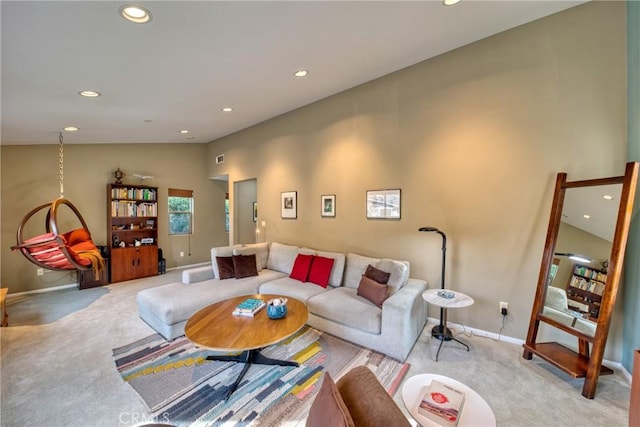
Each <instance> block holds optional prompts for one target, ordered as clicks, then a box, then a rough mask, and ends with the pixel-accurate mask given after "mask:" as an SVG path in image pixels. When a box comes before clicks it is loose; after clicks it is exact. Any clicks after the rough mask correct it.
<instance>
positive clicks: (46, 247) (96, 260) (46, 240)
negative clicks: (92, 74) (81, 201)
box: [11, 132, 104, 277]
mask: <svg viewBox="0 0 640 427" xmlns="http://www.w3.org/2000/svg"><path fill="white" fill-rule="evenodd" d="M58 141H59V144H58V158H59V161H58V163H59V169H58V170H59V177H60V197H59V198H57V199H56V200H54V201H53V202H51V203H45V204H43V205H40V206H38V207H36V208H34V209H32V210H31V211H30V212H29V213H27V215H25V217H24V218H23V219H22V221H20V224H19V225H18V231H17V232H16V245H15V246H12V247H11V249H12V250H14V251H20V252H21V253H22V254H23V255H24V256H25V257H26V258H27V259H28V260H29V261H31V262H32V263H34V264H36V265H37V266H39V267H42V268H46V269H48V270H54V271H64V270H90V269H93V271H94V274H95V277H98V274H99V272H100V270H102V269H103V268H104V259H103V258H102V256H101V254H100V250H99V249H98V248H97V247H96V245H95V244H94V243H93V241H92V240H91V233H90V232H89V229H88V228H87V224H86V222H85V221H84V218H83V217H82V215H81V214H80V211H79V210H78V209H77V208H76V207H75V206H74V205H73V204H72V203H71V202H70V201H68V200H66V199H65V198H64V144H63V138H62V132H60V136H59V138H58ZM61 206H66V207H67V208H69V209H71V211H72V212H73V213H74V214H75V216H76V218H77V219H78V221H79V222H80V224H81V226H82V227H81V228H78V229H75V230H71V231H69V232H67V233H63V234H61V233H60V232H59V230H58V211H59V208H60V207H61ZM45 208H49V210H48V211H47V215H46V219H45V233H44V234H41V235H39V236H35V237H32V238H29V239H25V238H24V229H25V226H26V225H27V223H28V222H29V220H30V219H31V217H33V216H34V215H35V214H36V213H38V212H39V211H41V210H43V209H45Z"/></svg>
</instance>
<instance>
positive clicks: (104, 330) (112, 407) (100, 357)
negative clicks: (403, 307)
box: [0, 271, 629, 427]
mask: <svg viewBox="0 0 640 427" xmlns="http://www.w3.org/2000/svg"><path fill="white" fill-rule="evenodd" d="M179 277H180V272H179V271H172V272H169V273H167V274H166V275H162V276H156V277H153V278H148V279H141V280H133V281H130V282H123V283H117V284H113V285H109V286H107V287H103V288H95V289H87V290H83V291H78V290H76V289H65V290H59V291H54V292H49V293H43V294H35V295H30V296H28V297H24V298H20V299H19V300H17V301H16V300H15V299H14V298H11V296H10V298H9V300H8V301H9V305H8V312H9V316H10V317H9V324H10V326H9V327H8V328H0V345H1V349H0V375H1V379H0V386H1V402H0V425H1V426H3V427H5V426H7V427H9V426H27V425H29V426H52V427H57V426H124V425H134V424H136V423H139V422H141V421H146V420H149V417H150V416H149V413H148V411H147V410H146V408H145V406H144V404H143V403H142V402H141V401H140V399H139V397H138V396H137V395H136V393H135V392H134V391H133V390H132V389H131V388H130V387H129V386H128V385H127V384H125V382H124V381H122V379H121V378H120V376H119V375H118V372H117V371H116V369H115V368H114V365H113V360H112V357H111V355H112V352H111V350H112V349H113V348H117V347H119V346H122V345H125V344H127V343H130V342H133V341H135V340H137V339H140V338H143V337H145V336H148V335H150V334H151V333H153V331H152V330H151V328H149V327H148V326H147V325H146V324H145V323H144V322H143V321H142V320H140V318H139V317H138V314H137V309H136V304H135V295H136V293H137V292H138V291H140V290H142V289H146V288H149V287H153V286H158V285H161V284H164V283H170V282H174V281H178V280H179ZM436 315H437V313H436V312H435V311H432V316H436ZM431 326H432V325H427V327H426V328H425V329H424V331H423V333H422V336H421V337H420V339H419V340H418V342H417V344H416V346H415V347H414V349H413V351H412V352H411V354H410V355H409V357H408V359H407V360H406V362H407V363H410V364H411V368H410V370H409V372H408V373H407V375H406V377H405V378H409V377H410V376H412V375H415V374H419V373H425V372H430V373H435V374H441V375H447V376H449V377H452V378H455V379H457V380H458V381H461V382H463V383H465V384H467V385H468V386H469V387H471V388H473V389H474V390H475V391H477V392H478V393H479V394H480V395H481V396H482V397H484V399H485V400H486V401H487V402H488V404H489V405H490V406H491V408H492V409H493V411H494V413H495V416H496V421H497V424H498V426H550V425H555V426H606V427H613V426H626V425H627V423H628V421H627V417H628V415H627V414H628V409H629V383H628V381H627V380H626V378H625V377H624V376H623V375H622V374H621V373H619V372H616V373H615V374H614V375H609V376H604V377H601V378H600V381H599V383H598V391H597V394H596V398H595V399H594V400H588V399H585V398H583V397H582V396H581V394H580V391H581V388H582V380H573V379H571V378H569V377H567V376H566V375H564V374H562V373H561V372H559V371H558V370H556V369H555V368H552V367H551V366H550V365H549V364H547V363H544V362H542V361H540V360H539V359H537V358H534V360H533V361H527V360H524V359H523V358H522V347H521V346H519V345H515V344H509V343H505V342H496V341H494V340H491V339H488V338H482V337H476V336H474V337H465V336H462V335H461V336H459V338H461V339H463V340H465V341H466V342H468V343H469V345H470V347H471V351H470V352H466V351H465V350H464V349H463V348H462V347H461V346H458V345H457V344H456V343H455V342H447V343H445V346H444V348H443V350H442V352H441V353H440V360H439V361H438V362H435V361H434V358H435V352H436V350H437V346H438V341H437V340H434V339H431V338H430V330H431ZM394 399H395V400H396V402H397V403H398V405H399V406H400V408H401V409H402V410H403V411H404V412H405V413H406V414H408V412H406V409H405V408H404V405H403V403H402V396H401V391H400V390H398V391H397V392H396V393H395V395H394ZM283 425H287V423H286V421H285V422H283Z"/></svg>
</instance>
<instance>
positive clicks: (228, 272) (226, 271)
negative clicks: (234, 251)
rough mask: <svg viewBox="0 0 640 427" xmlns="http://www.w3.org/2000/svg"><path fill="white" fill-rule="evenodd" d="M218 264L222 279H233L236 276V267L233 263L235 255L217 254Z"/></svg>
mask: <svg viewBox="0 0 640 427" xmlns="http://www.w3.org/2000/svg"><path fill="white" fill-rule="evenodd" d="M216 264H218V271H219V273H220V279H221V280H224V279H233V278H234V277H236V268H235V267H234V265H233V256H217V257H216Z"/></svg>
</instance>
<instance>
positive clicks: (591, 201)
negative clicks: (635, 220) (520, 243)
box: [522, 162, 640, 399]
mask: <svg viewBox="0 0 640 427" xmlns="http://www.w3.org/2000/svg"><path fill="white" fill-rule="evenodd" d="M639 164H640V163H638V162H630V163H627V165H626V168H625V174H624V175H623V176H616V177H610V178H598V179H591V180H582V181H567V174H566V173H559V174H558V176H557V178H556V184H555V192H554V195H553V202H552V205H551V215H550V218H549V227H548V229H547V237H546V241H545V247H544V251H543V254H542V262H541V265H540V274H539V276H538V284H537V288H536V293H535V298H534V302H533V308H532V310H531V320H530V322H529V330H528V332H527V339H526V342H525V344H524V352H523V355H522V356H523V357H524V358H525V359H528V360H531V359H532V358H533V356H534V355H535V356H538V357H540V358H541V359H543V360H545V361H547V362H549V363H551V364H552V365H553V366H555V367H557V368H559V369H560V370H562V371H563V372H565V373H566V374H568V375H570V376H571V377H573V378H584V384H583V387H582V395H583V396H584V397H586V398H588V399H593V397H594V396H595V392H596V386H597V384H598V377H599V376H600V375H604V374H611V373H613V371H612V370H611V369H610V368H608V367H606V366H603V365H602V359H603V355H604V349H605V345H606V342H607V337H608V334H609V326H610V323H611V315H612V313H613V308H614V305H615V301H616V296H617V294H618V285H619V281H620V275H621V273H622V264H623V260H624V254H625V248H626V243H627V236H628V234H629V223H630V222H631V215H632V209H633V201H634V196H635V194H636V185H637V180H638V168H639V166H638V165H639ZM541 322H542V323H544V324H545V325H548V326H550V327H552V328H557V329H560V330H561V331H564V332H566V333H567V334H569V335H572V336H574V337H575V338H576V340H577V341H576V345H575V348H574V349H571V348H569V347H567V346H566V345H564V344H560V343H558V342H538V335H539V332H540V325H541Z"/></svg>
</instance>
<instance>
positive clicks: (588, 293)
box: [567, 264, 607, 322]
mask: <svg viewBox="0 0 640 427" xmlns="http://www.w3.org/2000/svg"><path fill="white" fill-rule="evenodd" d="M606 281H607V272H606V271H604V270H599V269H596V268H592V267H589V266H586V265H582V264H575V265H574V266H573V272H572V274H571V276H570V277H569V282H568V283H567V298H568V299H569V308H572V309H578V311H580V312H582V313H584V314H585V316H586V317H588V318H589V320H592V321H594V322H597V321H598V316H599V315H600V303H601V302H602V294H603V293H604V287H605V283H606ZM572 301H575V302H576V303H577V304H576V305H575V306H573V307H572V306H571V302H572ZM582 307H587V308H586V309H581V308H582Z"/></svg>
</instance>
